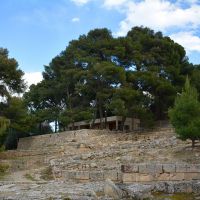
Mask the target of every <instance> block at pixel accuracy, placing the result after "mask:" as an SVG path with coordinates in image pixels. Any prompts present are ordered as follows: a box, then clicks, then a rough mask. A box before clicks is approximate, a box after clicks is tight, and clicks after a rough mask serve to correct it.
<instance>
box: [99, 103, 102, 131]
mask: <svg viewBox="0 0 200 200" xmlns="http://www.w3.org/2000/svg"><path fill="white" fill-rule="evenodd" d="M99 116H100V129H103V121H102V119H103V110H102V106H101V103H99Z"/></svg>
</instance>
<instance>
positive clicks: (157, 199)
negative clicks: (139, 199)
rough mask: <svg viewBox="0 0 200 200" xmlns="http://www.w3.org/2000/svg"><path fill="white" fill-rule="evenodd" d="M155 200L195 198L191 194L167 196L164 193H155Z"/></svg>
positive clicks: (189, 199) (187, 199) (192, 199)
mask: <svg viewBox="0 0 200 200" xmlns="http://www.w3.org/2000/svg"><path fill="white" fill-rule="evenodd" d="M153 196H154V198H155V200H166V199H167V200H194V199H195V197H194V195H193V194H191V193H175V194H166V193H162V192H156V193H153Z"/></svg>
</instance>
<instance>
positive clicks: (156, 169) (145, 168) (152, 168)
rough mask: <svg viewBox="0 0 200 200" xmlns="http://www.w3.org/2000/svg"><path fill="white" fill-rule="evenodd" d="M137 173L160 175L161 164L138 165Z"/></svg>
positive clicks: (161, 171)
mask: <svg viewBox="0 0 200 200" xmlns="http://www.w3.org/2000/svg"><path fill="white" fill-rule="evenodd" d="M139 173H144V174H148V173H149V174H157V173H158V174H161V173H163V169H162V165H161V164H140V165H139Z"/></svg>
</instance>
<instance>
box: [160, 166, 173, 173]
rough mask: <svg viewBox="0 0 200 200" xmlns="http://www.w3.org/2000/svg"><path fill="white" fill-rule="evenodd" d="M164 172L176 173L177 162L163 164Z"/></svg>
mask: <svg viewBox="0 0 200 200" xmlns="http://www.w3.org/2000/svg"><path fill="white" fill-rule="evenodd" d="M162 166H163V172H164V173H165V172H169V173H174V172H176V165H175V164H163V165H162Z"/></svg>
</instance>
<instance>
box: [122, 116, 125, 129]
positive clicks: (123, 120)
mask: <svg viewBox="0 0 200 200" xmlns="http://www.w3.org/2000/svg"><path fill="white" fill-rule="evenodd" d="M125 121H126V117H122V131H123V132H124V129H125V125H124V124H125Z"/></svg>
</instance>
